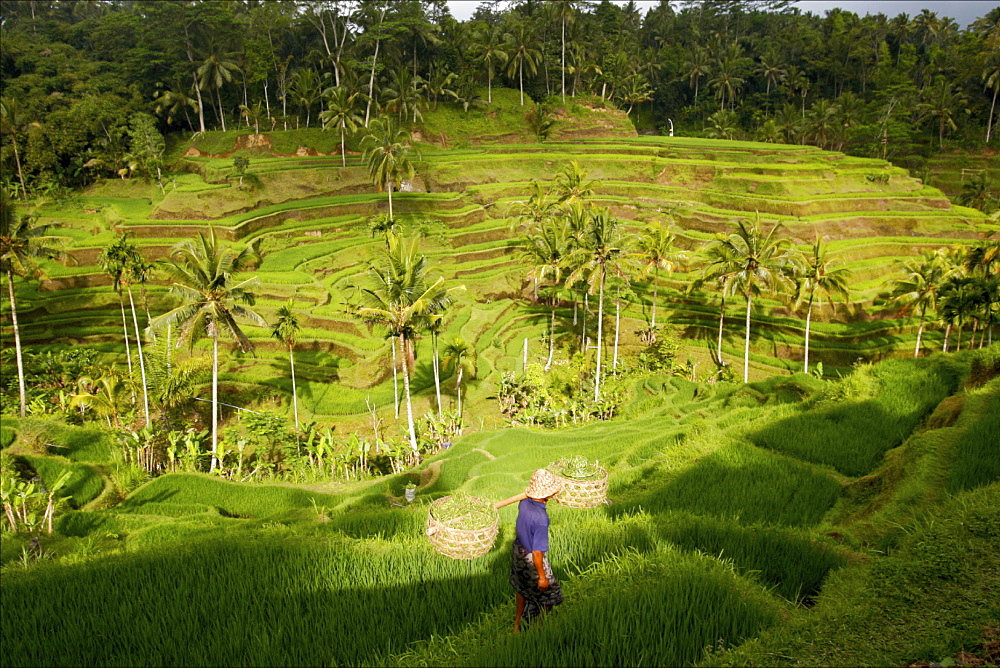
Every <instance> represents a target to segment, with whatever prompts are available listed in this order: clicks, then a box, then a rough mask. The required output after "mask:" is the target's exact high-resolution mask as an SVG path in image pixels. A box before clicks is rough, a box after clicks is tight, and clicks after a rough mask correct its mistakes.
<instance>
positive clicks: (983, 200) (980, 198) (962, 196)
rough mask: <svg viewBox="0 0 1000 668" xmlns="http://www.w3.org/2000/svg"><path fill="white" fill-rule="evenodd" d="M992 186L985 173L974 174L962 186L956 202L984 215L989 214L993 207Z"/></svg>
mask: <svg viewBox="0 0 1000 668" xmlns="http://www.w3.org/2000/svg"><path fill="white" fill-rule="evenodd" d="M994 199H995V197H994V196H993V184H992V183H991V182H990V177H989V175H988V174H987V173H986V172H980V173H979V174H976V175H975V176H973V177H972V178H970V179H969V180H968V181H966V182H965V183H963V184H962V192H961V193H959V195H958V199H957V200H956V201H957V202H958V203H959V204H961V205H962V206H967V207H971V208H973V209H979V210H980V211H982V212H984V213H989V209H991V208H992V206H993V200H994Z"/></svg>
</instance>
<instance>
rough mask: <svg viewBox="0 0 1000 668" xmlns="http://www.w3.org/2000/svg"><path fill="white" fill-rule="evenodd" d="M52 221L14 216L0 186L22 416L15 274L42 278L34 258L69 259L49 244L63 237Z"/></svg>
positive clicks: (0, 263) (0, 267) (0, 228)
mask: <svg viewBox="0 0 1000 668" xmlns="http://www.w3.org/2000/svg"><path fill="white" fill-rule="evenodd" d="M55 227H56V226H55V225H54V224H46V225H35V217H34V216H32V215H27V214H26V215H23V216H18V215H17V209H16V207H15V205H14V202H13V201H12V200H11V199H10V196H9V195H8V193H7V190H6V189H3V188H0V271H2V272H3V274H4V275H5V276H6V277H7V294H8V297H9V299H10V321H11V325H12V326H13V329H14V356H15V358H16V360H17V387H18V397H19V399H20V407H21V413H20V414H21V417H24V416H25V410H26V389H25V385H24V361H23V358H22V356H21V330H20V329H19V327H18V322H17V300H16V298H15V296H14V277H15V276H19V277H21V278H32V279H41V278H44V277H45V273H44V272H43V271H42V269H41V267H39V266H38V264H37V262H36V261H35V260H36V259H41V258H45V259H50V260H55V259H68V258H69V256H68V255H66V254H65V253H63V252H62V251H60V250H59V249H58V248H55V247H54V246H53V245H52V244H55V243H58V242H61V241H63V240H64V237H56V236H52V235H50V234H49V232H50V231H51V230H52V229H53V228H55Z"/></svg>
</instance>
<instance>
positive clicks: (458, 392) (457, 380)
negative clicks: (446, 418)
mask: <svg viewBox="0 0 1000 668" xmlns="http://www.w3.org/2000/svg"><path fill="white" fill-rule="evenodd" d="M463 371H464V370H463V369H462V366H461V362H460V363H459V367H458V376H457V377H456V378H455V395H456V396H457V397H458V417H462V372H463Z"/></svg>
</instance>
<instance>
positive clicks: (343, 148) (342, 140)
mask: <svg viewBox="0 0 1000 668" xmlns="http://www.w3.org/2000/svg"><path fill="white" fill-rule="evenodd" d="M346 142H347V139H346V136H345V133H344V126H343V125H341V126H340V164H341V166H342V167H347V144H346Z"/></svg>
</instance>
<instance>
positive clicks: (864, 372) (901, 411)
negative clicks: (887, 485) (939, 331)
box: [751, 357, 958, 476]
mask: <svg viewBox="0 0 1000 668" xmlns="http://www.w3.org/2000/svg"><path fill="white" fill-rule="evenodd" d="M957 383H958V376H957V369H956V368H955V367H954V366H953V365H952V364H950V363H949V362H948V361H947V359H946V358H943V357H934V358H930V359H927V360H891V361H888V362H884V363H882V364H880V365H879V366H878V367H869V366H867V365H861V366H860V367H858V368H856V369H855V370H854V372H853V373H852V374H851V375H850V376H848V377H847V378H845V379H843V380H841V381H839V382H838V383H831V384H829V385H827V386H826V387H825V388H824V390H823V391H822V392H821V393H820V395H819V396H818V398H817V401H816V403H815V405H813V404H807V405H805V406H803V407H802V409H800V414H798V415H792V416H790V417H788V418H786V419H784V420H781V421H779V422H776V423H772V424H770V425H768V426H766V427H763V428H762V429H760V430H757V431H755V432H754V433H753V434H751V438H752V440H753V442H754V443H755V444H757V445H759V446H761V447H765V448H773V449H776V450H780V451H782V452H785V453H788V454H792V455H795V456H797V457H800V458H802V459H804V460H806V461H811V462H816V463H819V464H827V465H830V466H833V467H834V468H836V469H837V470H838V471H840V472H842V473H844V474H846V475H855V476H856V475H864V474H866V473H869V472H870V471H871V470H872V467H873V466H874V465H875V464H876V463H877V462H878V460H879V458H880V457H881V456H882V454H883V453H885V452H886V451H887V450H889V449H891V448H894V447H896V446H897V445H899V444H901V443H902V442H903V441H904V440H905V439H906V436H907V435H908V434H909V433H910V431H912V430H913V428H914V427H915V426H916V425H917V424H918V423H919V422H920V420H922V419H923V418H924V416H925V415H927V414H928V413H929V412H930V411H931V410H933V408H934V407H935V406H937V404H938V403H939V402H940V401H941V400H942V399H944V398H945V397H946V396H948V395H949V394H951V393H952V392H954V390H955V388H956V386H957Z"/></svg>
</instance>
